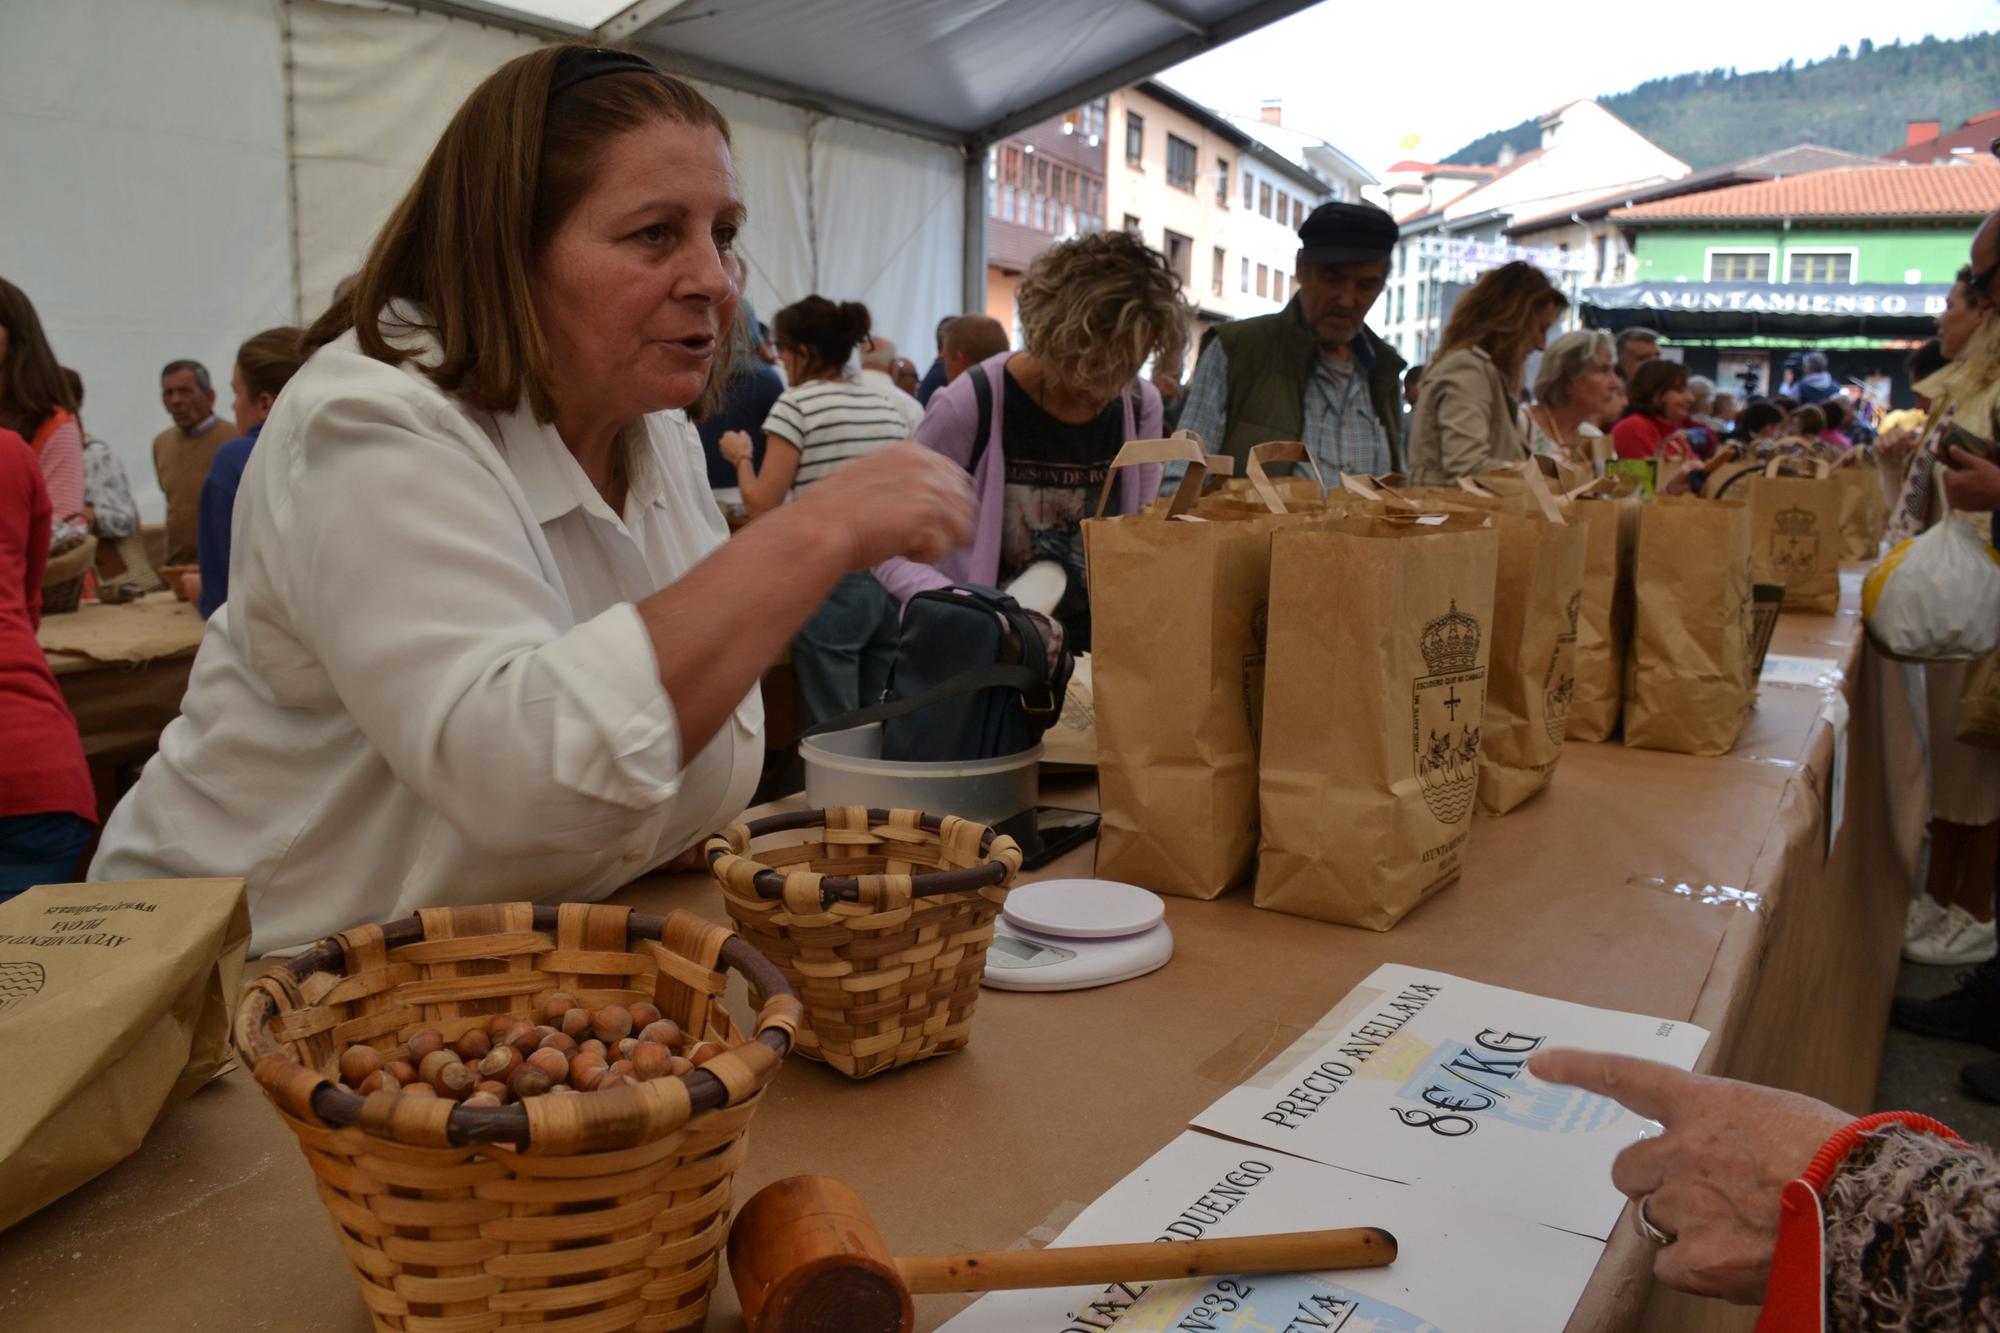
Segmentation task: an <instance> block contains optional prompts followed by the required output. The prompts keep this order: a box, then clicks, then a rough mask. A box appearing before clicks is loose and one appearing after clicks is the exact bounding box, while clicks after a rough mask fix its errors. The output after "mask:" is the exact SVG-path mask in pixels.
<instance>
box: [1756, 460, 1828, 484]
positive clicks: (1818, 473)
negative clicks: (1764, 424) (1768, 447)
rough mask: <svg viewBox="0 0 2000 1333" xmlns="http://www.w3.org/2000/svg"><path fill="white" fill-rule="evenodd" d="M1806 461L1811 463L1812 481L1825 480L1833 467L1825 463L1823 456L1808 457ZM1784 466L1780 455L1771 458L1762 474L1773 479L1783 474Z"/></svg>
mask: <svg viewBox="0 0 2000 1333" xmlns="http://www.w3.org/2000/svg"><path fill="white" fill-rule="evenodd" d="M1806 461H1807V462H1809V463H1811V464H1812V465H1813V480H1814V481H1825V480H1826V479H1827V478H1828V477H1829V476H1831V475H1832V473H1833V469H1832V468H1830V467H1828V466H1827V465H1826V460H1825V459H1824V458H1809V459H1807V460H1806ZM1784 466H1785V460H1784V458H1783V457H1782V456H1780V457H1776V458H1773V459H1772V460H1771V461H1770V462H1769V463H1767V464H1766V465H1765V467H1764V475H1765V476H1767V477H1770V478H1772V479H1774V480H1775V479H1776V478H1778V477H1781V476H1783V475H1784V471H1783V468H1784Z"/></svg>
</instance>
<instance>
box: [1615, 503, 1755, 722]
mask: <svg viewBox="0 0 2000 1333" xmlns="http://www.w3.org/2000/svg"><path fill="white" fill-rule="evenodd" d="M1750 569H1751V555H1750V508H1749V506H1748V505H1745V504H1739V503H1737V502H1736V501H1734V500H1696V499H1691V498H1688V497H1685V496H1665V497H1662V498H1660V499H1657V500H1652V501H1649V502H1648V503H1647V504H1646V505H1645V507H1644V508H1643V509H1642V510H1641V512H1640V515H1639V545H1638V549H1637V552H1636V554H1635V555H1634V557H1633V573H1632V583H1633V602H1634V605H1633V617H1632V652H1631V656H1630V657H1629V658H1628V659H1627V661H1626V666H1625V743H1626V744H1627V745H1630V746H1635V747H1638V748H1641V749H1648V750H1669V751H1673V752H1675V753H1678V754H1700V755H1721V754H1728V753H1729V751H1730V749H1731V748H1732V747H1733V746H1734V745H1735V744H1736V738H1737V736H1738V735H1740V734H1741V733H1742V730H1743V722H1744V719H1745V718H1747V717H1748V716H1749V714H1750V706H1751V704H1752V702H1753V701H1754V700H1755V697H1756V684H1755V682H1754V681H1753V680H1752V678H1751V667H1752V662H1751V652H1752V639H1753V638H1754V626H1753V624H1752V618H1753V612H1752V607H1751V572H1750Z"/></svg>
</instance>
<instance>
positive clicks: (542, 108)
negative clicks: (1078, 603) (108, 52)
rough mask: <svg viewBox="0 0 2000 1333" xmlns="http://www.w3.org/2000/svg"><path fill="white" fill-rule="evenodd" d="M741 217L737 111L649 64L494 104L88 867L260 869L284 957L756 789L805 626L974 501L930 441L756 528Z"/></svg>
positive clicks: (714, 809)
mask: <svg viewBox="0 0 2000 1333" xmlns="http://www.w3.org/2000/svg"><path fill="white" fill-rule="evenodd" d="M742 215H743V208H742V204H741V202H740V200H739V197H738V194H737V190H736V181H735V174H734V169H733V166H732V163H731V159H730V149H729V138H728V125H727V123H726V122H725V121H724V120H723V118H722V116H721V113H720V112H718V111H717V110H716V109H715V107H714V106H713V105H711V104H710V103H709V102H708V101H707V100H706V99H705V98H703V97H702V96H701V94H700V93H698V92H696V91H695V90H694V89H693V88H692V87H690V86H689V85H688V84H686V83H683V82H681V81H680V80H677V79H673V78H669V77H668V76H666V75H663V74H661V73H660V72H659V71H658V70H657V69H655V68H653V67H652V66H651V65H650V64H648V63H647V62H645V61H644V60H641V59H640V58H638V57H636V56H632V55H628V54H625V53H622V52H613V51H604V50H595V49H592V48H587V47H554V48H549V49H545V50H542V51H538V52H535V53H533V54H530V55H526V56H522V57H520V58H519V59H517V60H514V61H512V62H510V63H509V64H507V65H505V66H503V67H501V69H499V70H498V71H496V72H495V73H494V74H493V75H492V76H491V77H489V78H488V79H487V80H486V81H485V82H484V83H483V84H481V85H480V87H479V88H478V89H476V90H475V91H474V92H473V93H472V95H471V97H470V98H468V99H467V101H466V103H465V105H464V106H463V107H462V108H460V110H459V112H458V114H457V115H456V116H455V117H454V119H453V120H452V123H451V125H450V126H449V127H448V128H447V129H446V130H445V132H444V135H443V137H442V138H441V139H440V140H439V142H438V145H437V148H436V149H435V150H434V151H433V153H432V155H431V158H430V160H429V162H428V163H427V164H426V165H425V167H424V169H423V171H422V173H421V174H420V175H419V177H418V179H417V181H416V183H415V185H414V186H413V187H412V188H411V190H410V192H409V194H408V195H407V196H406V197H405V198H404V200H403V201H402V203H401V204H400V205H399V206H398V208H397V209H396V211H395V213H394V214H393V215H392V216H391V218H390V219H389V221H388V223H387V225H386V226H385V227H384V228H383V230H382V233H381V235H380V236H379V237H378V238H377V240H376V242H375V245H374V248H373V250H372V251H371V253H370V255H369V257H368V261H367V263H366V265H365V266H364V267H363V269H362V271H361V273H360V275H359V278H358V281H357V282H356V283H355V284H354V285H353V289H352V291H351V292H350V293H349V294H348V296H347V297H346V298H345V299H341V300H337V301H336V302H335V303H334V305H333V307H332V308H331V309H329V310H328V311H327V313H326V314H325V315H323V316H321V318H320V319H319V321H318V322H317V323H316V324H315V325H314V326H313V328H312V329H311V330H310V331H309V332H308V334H307V342H308V344H309V345H312V346H315V347H317V349H318V350H317V351H316V352H315V353H314V355H313V357H312V359H311V360H310V361H309V362H308V363H307V364H306V366H305V368H304V369H303V370H301V371H300V372H299V373H298V375H297V376H296V377H295V378H294V379H293V380H292V382H291V383H290V384H289V385H287V387H286V389H285V392H284V393H283V394H282V395H280V397H279V398H278V400H277V404H276V406H275V408H274V409H273V411H272V413H271V416H270V418H269V420H268V421H267V423H266V424H265V427H264V431H263V435H262V438H261V439H260V441H259V443H258V447H257V451H256V453H255V454H253V455H252V457H251V461H250V465H249V469H248V471H247V472H246V473H245V475H244V478H243V483H242V490H241V493H240V494H239V497H238V501H237V505H236V514H235V542H234V547H233V551H232V556H231V570H230V598H229V602H228V603H227V605H226V606H225V607H224V608H223V610H221V611H220V612H218V613H217V615H216V616H215V617H214V618H213V619H212V620H210V621H209V623H208V629H207V633H206V636H205V637H204V639H203V641H202V646H201V650H200V653H199V655H198V656H197V657H196V659H195V665H194V670H193V675H192V678H191V680H190V682H189V686H188V692H187V695H186V698H185V701H184V703H183V705H182V716H181V717H180V718H178V719H177V720H176V721H175V722H173V723H172V724H171V725H170V726H169V727H168V728H167V731H166V733H165V735H163V736H162V737H161V742H160V753H159V754H158V755H157V756H156V757H155V758H154V759H153V760H152V761H151V762H150V763H149V764H148V765H147V767H146V771H145V774H144V776H143V777H142V778H141V780H140V782H139V785H138V786H137V787H136V788H135V789H134V790H133V791H132V792H131V793H129V794H128V795H127V797H126V798H125V800H124V801H123V802H122V803H121V804H120V805H119V807H118V808H117V810H116V811H114V812H113V814H112V817H111V819H110V821H109V822H108V824H107V825H106V828H105V834H104V839H103V844H102V847H101V849H100V850H99V852H98V855H97V859H96V861H95V862H94V863H93V864H92V866H91V877H92V878H93V879H126V878H135V877H160V876H197V875H241V876H244V877H245V878H246V879H247V880H248V881H249V890H250V904H251V915H252V926H253V930H254V938H253V942H252V943H253V948H254V949H255V950H257V951H258V952H268V951H271V950H274V949H282V948H287V947H292V946H297V945H301V944H304V943H307V942H309V941H312V940H314V939H316V938H318V937H320V936H322V935H325V934H327V933H329V932H332V931H335V930H339V929H344V928H345V927H347V926H349V925H353V924H356V923H358V922H362V921H367V920H381V919H385V918H390V917H395V916H398V915H402V914H405V913H408V912H411V911H413V910H415V909H416V908H418V907H424V906H431V905H439V904H457V903H472V902H492V901H500V900H506V899H514V898H524V897H525V898H557V897H570V898H589V899H594V898H601V897H604V896H605V895H607V894H609V893H610V892H612V891H613V890H614V889H616V888H618V887H619V886H620V885H622V884H624V883H626V882H628V881H629V880H631V879H633V878H634V877H636V876H638V875H640V874H642V873H644V872H645V871H646V870H647V869H649V868H651V867H652V866H655V865H657V864H659V863H661V862H663V861H665V860H667V859H669V858H671V857H672V856H673V855H674V854H675V853H677V852H680V851H681V850H682V849H684V848H686V847H687V846H688V845H689V844H690V843H692V842H694V841H695V840H696V839H698V838H700V837H701V836H702V835H704V834H706V833H708V832H710V831H712V830H713V829H715V828H716V827H717V826H719V825H721V824H723V823H724V822H726V821H728V820H729V819H731V818H733V817H734V816H735V815H736V814H738V813H739V812H740V811H741V809H742V808H743V806H744V804H745V803H746V802H747V801H748V800H749V797H750V793H751V790H752V788H753V786H754V785H755V782H756V779H757V775H758V772H759V769H760V765H761V760H762V753H763V744H762V724H763V706H762V702H761V699H760V697H759V694H758V680H759V677H760V676H761V675H762V673H763V672H764V670H765V669H766V668H767V667H768V666H769V665H770V664H771V663H772V662H773V661H774V660H776V658H777V657H778V656H779V655H780V654H781V653H782V652H783V651H784V649H785V645H786V643H787V642H788V641H789V640H790V638H791V637H792V635H793V634H794V633H795V632H796V631H797V629H798V627H799V626H800V625H801V624H802V623H804V621H805V620H806V618H807V617H808V616H809V615H811V614H812V612H813V610H814V608H815V607H817V606H818V605H819V603H820V602H821V601H822V600H824V598H825V596H826V594H827V592H828V590H829V589H831V588H832V587H833V585H834V583H835V581H836V580H837V579H839V577H840V576H841V575H842V574H844V573H846V572H848V571H850V570H863V569H867V568H869V567H870V566H871V565H874V564H876V563H878V562H880V561H882V560H885V559H888V558H890V557H893V556H901V555H909V556H913V557H915V558H917V559H936V558H938V557H939V556H941V555H943V554H944V553H945V552H946V551H949V550H951V549H952V548H954V547H955V546H957V545H958V544H959V543H960V542H962V541H963V540H964V539H965V537H966V536H967V534H968V532H969V530H970V522H971V503H970V498H969V496H968V494H967V487H966V484H965V481H964V478H963V475H962V474H958V473H957V469H955V468H953V467H952V466H951V465H950V464H949V463H946V462H945V461H944V460H942V459H939V458H938V457H937V456H936V455H935V454H932V453H931V452H930V451H928V450H925V449H921V448H919V447H917V446H915V445H908V446H902V447H898V448H893V449H887V450H883V451H881V452H880V453H878V454H875V455H873V456H871V457H870V458H868V459H865V460H862V461H860V462H857V463H856V464H855V465H854V466H852V467H850V468H847V469H844V470H843V471H842V472H841V474H840V475H839V476H837V477H834V478H830V479H829V480H828V481H827V482H825V483H824V484H823V485H821V486H819V487H816V488H814V490H813V491H812V492H811V493H810V494H808V495H807V496H804V497H801V499H800V502H799V503H797V504H794V505H790V506H787V507H786V509H785V511H784V512H782V513H778V514H773V515H771V516H770V517H769V518H768V519H766V520H765V521H763V522H760V523H757V524H754V525H752V527H751V528H750V529H749V530H748V531H746V532H745V533H744V534H743V535H742V536H741V537H740V538H738V539H737V540H735V541H730V542H727V544H725V538H726V536H727V533H726V530H725V528H724V526H723V522H722V519H721V516H720V514H719V513H718V512H717V511H716V509H715V506H714V504H713V503H712V502H711V501H710V499H709V495H708V485H707V480H706V474H705V471H704V467H703V463H702V455H701V446H700V443H699V441H698V439H697V437H696V435H695V431H694V428H693V426H692V425H691V424H690V423H689V421H688V418H687V416H686V415H685V413H684V411H683V409H694V410H697V411H698V410H700V409H701V408H702V407H704V406H706V405H708V403H709V401H710V400H712V399H713V398H715V397H716V396H717V393H718V390H719V386H720V385H721V383H722V382H723V381H724V380H725V379H726V367H725V366H723V365H722V364H720V363H721V361H722V360H723V359H725V358H726V355H727V353H726V348H727V345H728V344H727V339H726V335H727V331H728V330H729V328H730V324H731V320H732V319H733V317H734V315H735V311H736V305H737V301H738V297H739V293H740V289H741V281H742V279H741V270H740V268H739V266H738V261H737V258H736V254H735V237H736V232H737V229H738V227H739V226H740V225H741V223H742ZM955 474H956V475H955Z"/></svg>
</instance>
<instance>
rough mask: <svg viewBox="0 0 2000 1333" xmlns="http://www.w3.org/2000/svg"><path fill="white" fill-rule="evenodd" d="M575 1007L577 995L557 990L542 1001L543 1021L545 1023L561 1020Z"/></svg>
mask: <svg viewBox="0 0 2000 1333" xmlns="http://www.w3.org/2000/svg"><path fill="white" fill-rule="evenodd" d="M574 1008H576V996H574V995H571V994H570V993H569V992H568V991H557V992H556V993H555V994H554V995H551V996H549V998H548V999H546V1000H543V1001H542V1021H543V1022H544V1023H555V1022H560V1021H561V1019H562V1016H563V1015H564V1014H566V1013H568V1012H569V1011H570V1010H572V1009H574Z"/></svg>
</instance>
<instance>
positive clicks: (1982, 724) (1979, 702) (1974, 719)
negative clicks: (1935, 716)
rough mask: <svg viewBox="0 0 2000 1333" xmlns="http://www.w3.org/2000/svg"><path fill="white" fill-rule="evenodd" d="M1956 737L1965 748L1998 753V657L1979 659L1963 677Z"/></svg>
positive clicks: (1999, 707) (1999, 684)
mask: <svg viewBox="0 0 2000 1333" xmlns="http://www.w3.org/2000/svg"><path fill="white" fill-rule="evenodd" d="M1957 734H1958V739H1960V740H1962V741H1964V742H1965V743H1966V744H1967V745H1977V746H1980V747H1981V748H1983V749H1988V750H2000V655H1996V656H1993V657H1982V658H1980V659H1979V660H1978V661H1977V662H1974V663H1973V664H1972V669H1971V670H1970V671H1967V672H1966V673H1965V688H1964V689H1963V690H1962V691H1960V693H1959V696H1958V733H1957Z"/></svg>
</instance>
